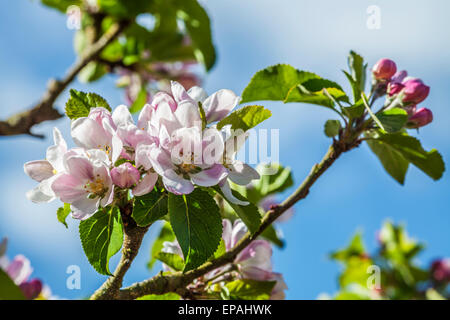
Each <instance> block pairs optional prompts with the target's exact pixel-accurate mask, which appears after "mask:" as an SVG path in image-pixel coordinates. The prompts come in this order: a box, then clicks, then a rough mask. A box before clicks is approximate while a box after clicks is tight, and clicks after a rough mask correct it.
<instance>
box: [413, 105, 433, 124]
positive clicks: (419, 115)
mask: <svg viewBox="0 0 450 320" xmlns="http://www.w3.org/2000/svg"><path fill="white" fill-rule="evenodd" d="M432 121H433V113H432V112H431V110H430V109H427V108H420V109H419V110H417V111H416V112H415V113H414V114H413V115H412V116H411V117H409V119H408V125H407V126H408V128H420V127H423V126H426V125H427V124H429V123H430V122H432Z"/></svg>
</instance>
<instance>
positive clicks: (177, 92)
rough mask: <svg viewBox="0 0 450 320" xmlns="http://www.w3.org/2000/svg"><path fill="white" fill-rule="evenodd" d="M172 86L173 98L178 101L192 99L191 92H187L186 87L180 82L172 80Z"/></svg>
mask: <svg viewBox="0 0 450 320" xmlns="http://www.w3.org/2000/svg"><path fill="white" fill-rule="evenodd" d="M170 86H171V90H172V95H173V98H174V99H175V101H176V102H177V103H180V102H181V101H184V100H192V99H191V97H190V96H189V94H188V93H187V92H186V89H184V87H183V86H182V85H181V84H180V83H179V82H176V81H171V82H170Z"/></svg>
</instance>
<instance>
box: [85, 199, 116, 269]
mask: <svg viewBox="0 0 450 320" xmlns="http://www.w3.org/2000/svg"><path fill="white" fill-rule="evenodd" d="M79 229H80V239H81V244H82V245H83V250H84V253H85V254H86V256H87V258H88V260H89V263H90V264H91V265H92V266H93V267H94V269H95V270H96V271H97V272H98V273H100V274H104V275H111V272H110V271H109V266H108V265H109V259H110V258H111V257H112V256H113V255H115V254H116V253H117V252H118V251H119V250H120V248H121V247H122V242H123V231H122V220H121V218H120V213H119V209H118V208H116V207H114V208H112V209H111V208H102V209H99V210H98V211H97V212H96V213H95V214H94V215H93V216H92V217H90V218H89V219H87V220H83V221H81V222H80V228H79Z"/></svg>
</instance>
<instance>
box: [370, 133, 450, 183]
mask: <svg viewBox="0 0 450 320" xmlns="http://www.w3.org/2000/svg"><path fill="white" fill-rule="evenodd" d="M377 140H378V141H380V142H382V143H384V144H386V145H389V146H390V147H391V148H393V149H394V150H396V151H397V152H398V153H400V154H401V155H402V156H403V157H404V158H405V159H406V160H407V161H409V162H410V163H412V164H413V165H415V166H416V167H417V168H419V169H420V170H422V171H423V172H424V173H426V174H427V175H428V176H430V177H431V178H432V179H434V180H439V179H440V178H441V177H442V175H443V173H444V171H445V164H444V161H443V160H442V156H441V155H440V154H439V152H438V151H437V150H436V149H432V150H431V151H426V150H424V149H423V147H422V145H421V144H420V141H419V140H417V139H416V138H414V137H411V136H409V135H408V134H407V133H405V132H399V133H391V134H383V133H379V137H378V139H377Z"/></svg>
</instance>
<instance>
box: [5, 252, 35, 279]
mask: <svg viewBox="0 0 450 320" xmlns="http://www.w3.org/2000/svg"><path fill="white" fill-rule="evenodd" d="M32 272H33V268H32V267H31V263H30V260H28V259H27V258H26V257H25V256H23V255H21V254H19V255H17V256H15V257H14V259H13V260H12V261H11V263H10V264H9V266H8V268H7V269H6V273H7V274H8V275H9V277H10V278H11V279H12V280H13V281H14V283H15V284H16V285H20V284H22V283H23V282H25V281H27V279H28V277H29V276H30V275H31V273H32Z"/></svg>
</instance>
